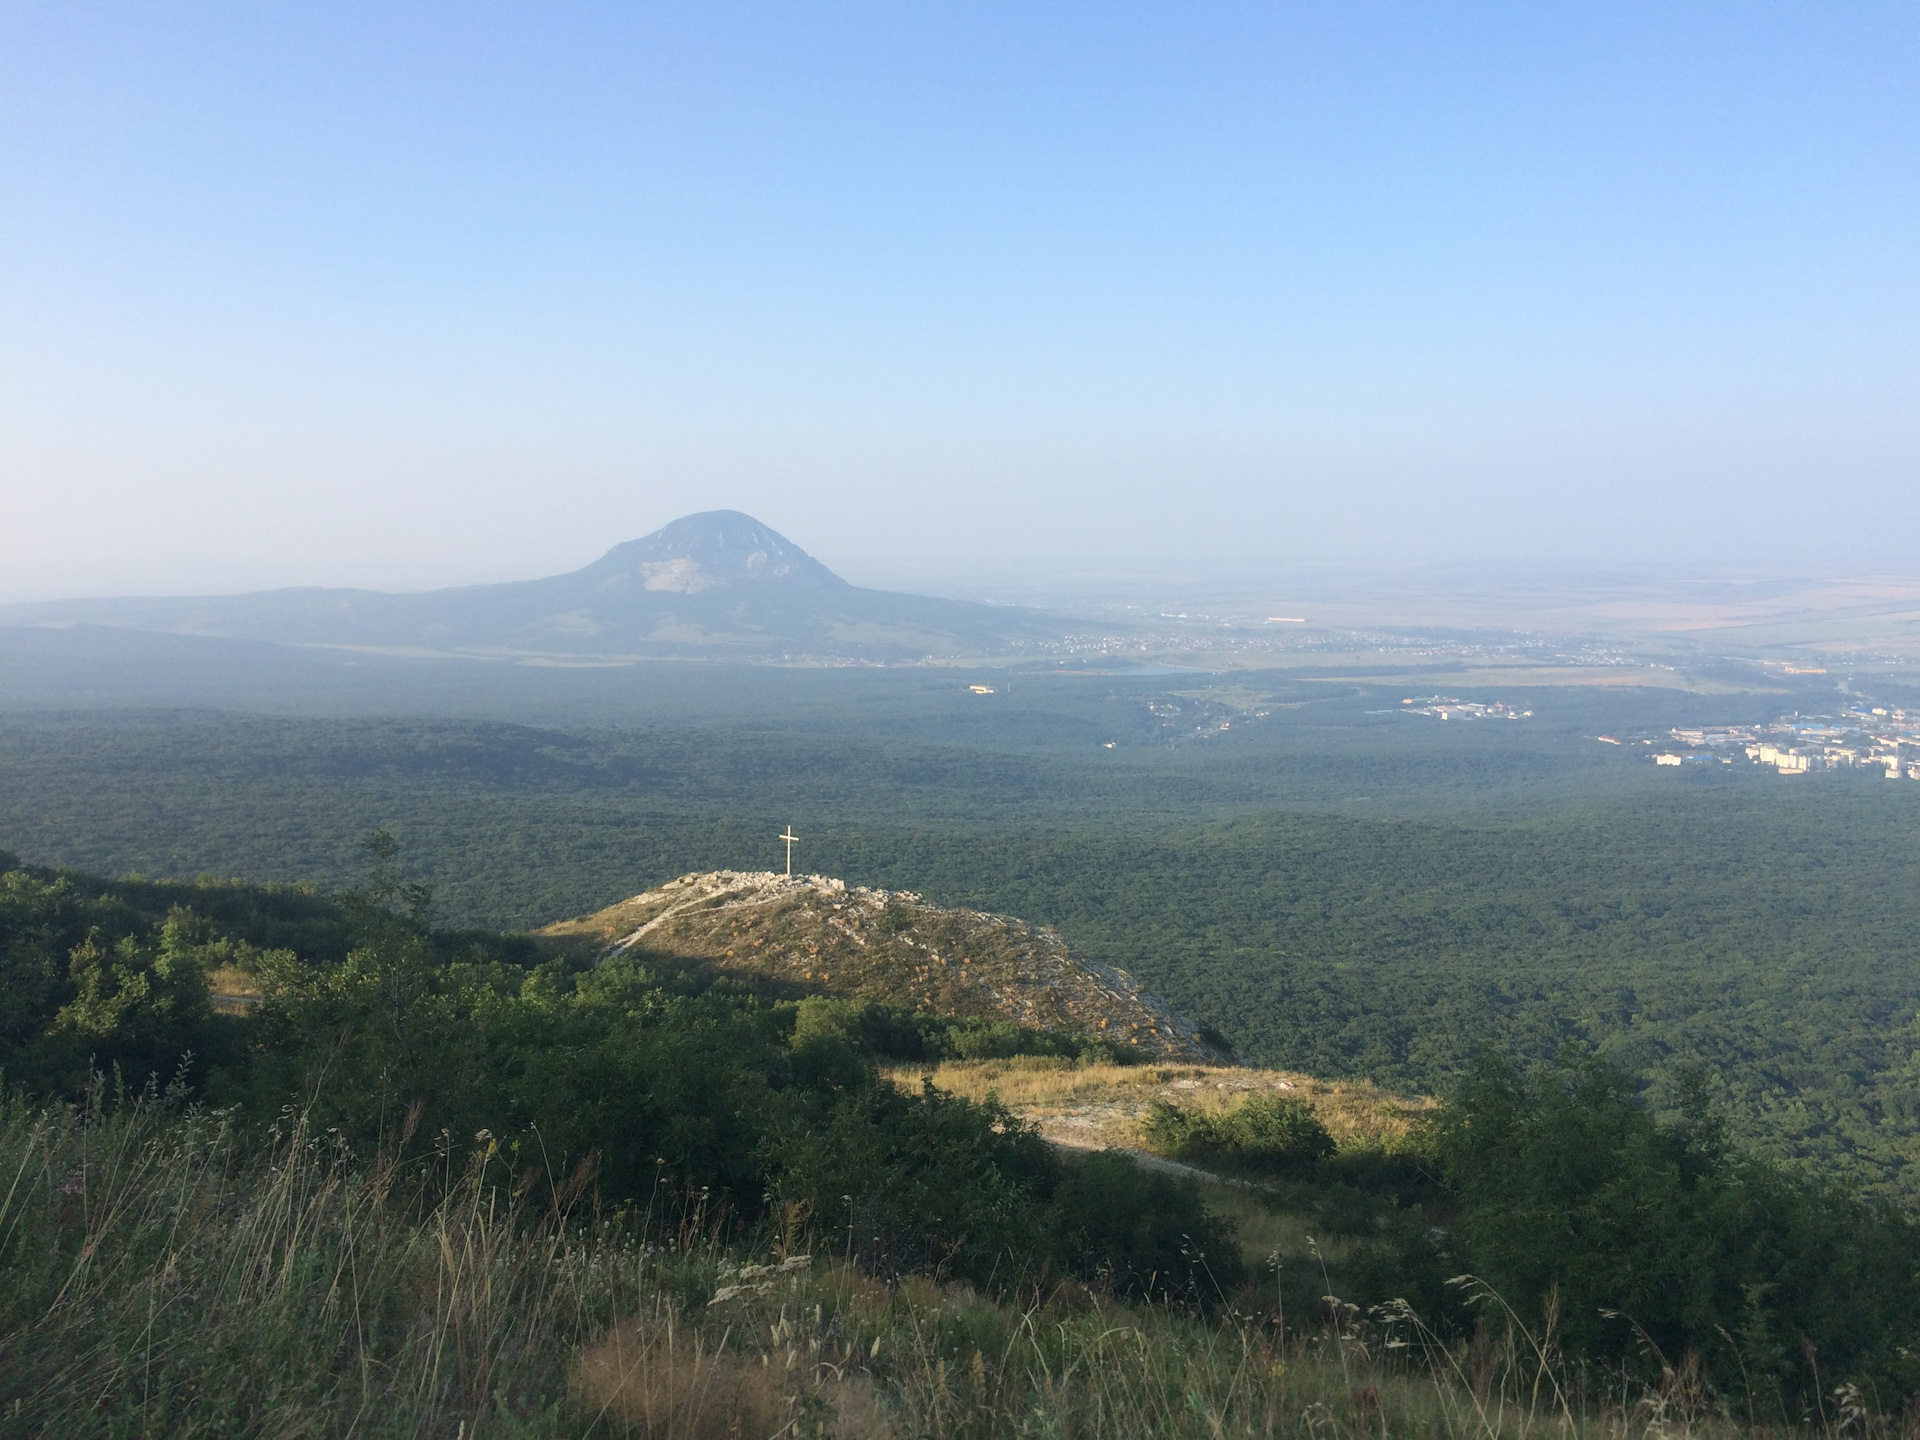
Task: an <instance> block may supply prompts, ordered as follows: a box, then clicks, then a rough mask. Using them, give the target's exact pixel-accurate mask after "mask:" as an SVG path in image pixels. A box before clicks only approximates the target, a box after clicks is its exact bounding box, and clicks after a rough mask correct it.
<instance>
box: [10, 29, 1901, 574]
mask: <svg viewBox="0 0 1920 1440" xmlns="http://www.w3.org/2000/svg"><path fill="white" fill-rule="evenodd" d="M1917 241H1920V8H1916V7H1914V6H1913V5H1911V4H1907V3H1901V4H1888V5H1884V6H1872V5H1848V4H1833V5H1818V6H1816V5H1810V4H1792V5H1787V4H1771V5H1770V4H1752V3H1749V4H1740V5H1733V4H1727V5H1693V4H1684V3H1658V4H1634V3H1608V4H1581V3H1567V4H1554V5H1540V4H1537V3H1529V4H1513V5H1505V4H1500V3H1474V4H1453V5H1449V4H1419V5H1414V4H1404V5H1386V4H1373V3H1352V4H1318V5H1287V4H1279V3H1274V4H1262V5H1244V6H1238V5H1218V4H1208V3H1181V4H1173V3H1162V4H1143V3H1129V0H1102V3H1097V4H1094V3H1089V4H1074V3H1065V0H1063V3H1045V4H1034V3H1032V0H1023V3H1007V4H996V3H984V0H983V3H973V4H966V5H960V4H943V3H911V4H909V3H896V4H892V5H860V4H834V3H810V4H804V5H799V4H780V3H768V0H761V3H754V4H750V5H730V4H727V3H724V0H703V3H700V4H688V5H648V4H638V3H634V4H620V5H610V4H596V3H586V0H582V3H574V4H565V3H549V4H541V5H532V4H529V5H524V6H515V5H499V4H489V3H461V4H458V5H454V4H433V3H418V4H410V5H406V6H393V5H386V4H381V5H373V4H367V5H359V4H354V3H347V0H329V3H326V4H311V5H303V4H297V3H288V4H274V5H257V4H248V5H239V4H235V5H230V6H229V5H217V4H169V3H139V4H131V3H129V4H95V3H76V0H61V3H35V0H15V3H10V4H8V5H7V6H5V7H3V8H0V598H8V599H26V598H52V597H58V596H69V595H82V594H134V593H193V592H220V591H230V590H240V589H251V588H262V587H266V586H274V585H287V584H352V585H373V586H379V587H383V588H395V589H412V588H422V587H426V586H433V585H444V584H460V583H474V582H482V581H490V580H501V579H513V578H521V577H529V576H535V575H541V574H549V573H554V572H557V571H562V570H568V569H573V568H576V567H577V566H579V565H581V564H584V563H586V562H588V561H589V560H591V559H593V558H594V557H595V556H597V555H598V554H600V553H601V552H602V551H604V550H605V549H606V548H608V547H609V546H611V545H612V544H614V543H616V542H618V541H621V540H625V539H629V538H632V537H634V536H637V535H641V534H644V533H647V532H648V531H651V530H653V529H655V528H657V527H658V526H659V525H661V524H663V523H665V522H666V521H668V520H671V519H673V518H674V517H676V516H678V515H681V514H685V513H688V512H691V511H696V510H705V509H715V508H722V507H725V508H735V509H741V510H745V511H748V512H750V513H752V514H753V515H755V516H757V517H758V518H760V519H762V520H764V521H766V522H767V523H768V524H771V525H773V526H774V527H775V528H776V529H779V530H780V531H782V532H783V533H785V534H786V535H788V536H789V537H790V538H791V539H793V540H794V541H796V542H797V543H799V544H800V545H802V546H804V547H805V548H806V549H808V550H810V551H812V552H813V553H815V554H817V555H819V556H820V557H821V558H822V559H824V560H826V561H827V562H828V563H829V564H832V565H835V566H836V568H839V569H841V570H842V572H843V573H846V574H847V575H849V577H850V578H853V579H856V580H859V579H861V578H862V577H863V574H865V573H867V571H869V570H870V571H871V572H872V573H876V574H877V573H881V572H885V573H886V574H887V575H888V577H889V578H890V579H893V580H898V579H900V578H901V577H902V576H905V575H910V574H911V573H912V572H913V571H914V569H915V567H925V568H926V569H927V570H928V571H929V572H931V571H934V570H940V571H946V572H951V571H953V570H955V569H956V568H959V569H964V568H965V567H967V566H968V565H970V564H976V563H977V564H980V565H983V566H984V565H987V564H989V563H991V564H992V565H994V566H998V567H1002V568H1004V567H1009V566H1011V567H1016V568H1018V567H1023V566H1024V567H1029V568H1031V569H1032V570H1034V571H1036V572H1042V571H1045V570H1047V569H1048V568H1049V567H1060V566H1075V565H1082V566H1084V565H1090V564H1093V565H1098V564H1114V565H1126V564H1134V565H1150V564H1157V563H1162V562H1167V561H1171V560H1176V559H1177V560H1179V561H1181V562H1182V563H1200V564H1203V565H1205V564H1215V565H1219V566H1221V567H1231V568H1236V569H1242V570H1246V569H1259V568H1262V567H1271V568H1273V569H1275V570H1285V569H1286V568H1288V567H1293V566H1300V565H1324V564H1361V565H1423V564H1434V563H1449V564H1459V563H1463V562H1465V563H1471V564H1486V565H1501V564H1520V563H1527V564H1534V565H1539V564H1547V565H1553V564H1561V563H1570V564H1582V565H1593V564H1632V565H1654V566H1665V567H1669V568H1672V569H1674V570H1676V571H1678V570H1684V569H1686V568H1688V567H1696V568H1697V567H1716V566H1749V567H1751V566H1760V567H1765V566H1775V567H1783V568H1789V569H1791V568H1822V569H1850V568H1851V569H1863V568H1872V569H1880V570H1899V569H1906V570H1909V571H1911V570H1920V384H1917V383H1916V382H1920V244H1917V243H1916V242H1917ZM863 567H865V569H863Z"/></svg>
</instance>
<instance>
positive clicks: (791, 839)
mask: <svg viewBox="0 0 1920 1440" xmlns="http://www.w3.org/2000/svg"><path fill="white" fill-rule="evenodd" d="M774 839H776V840H784V841H786V842H787V879H789V880H791V879H792V878H793V847H794V846H795V845H796V844H797V843H798V842H799V839H800V837H799V836H798V835H796V834H794V833H793V826H791V825H789V826H787V830H786V833H785V834H784V835H776V836H774Z"/></svg>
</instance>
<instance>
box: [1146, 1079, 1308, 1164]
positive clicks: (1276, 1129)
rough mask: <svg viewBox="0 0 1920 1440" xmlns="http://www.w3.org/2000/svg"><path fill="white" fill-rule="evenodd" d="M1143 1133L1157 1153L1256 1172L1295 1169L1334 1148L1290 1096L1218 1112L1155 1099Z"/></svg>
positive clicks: (1301, 1104) (1257, 1098) (1305, 1106)
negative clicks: (1184, 1107) (1188, 1107)
mask: <svg viewBox="0 0 1920 1440" xmlns="http://www.w3.org/2000/svg"><path fill="white" fill-rule="evenodd" d="M1146 1133H1147V1143H1148V1144H1149V1145H1150V1146H1151V1147H1152V1148H1153V1149H1155V1150H1157V1151H1159V1152H1160V1153H1161V1154H1162V1155H1170V1156H1173V1157H1175V1158H1176V1159H1181V1160H1191V1161H1195V1162H1197V1163H1202V1164H1207V1165H1212V1166H1216V1167H1220V1168H1224V1169H1229V1170H1237V1171H1244V1172H1249V1173H1255V1174H1268V1175H1285V1174H1298V1173H1299V1172H1301V1171H1303V1170H1307V1169H1311V1168H1312V1167H1313V1166H1314V1165H1315V1164H1317V1163H1318V1162H1319V1161H1321V1160H1324V1159H1326V1158H1327V1157H1328V1156H1330V1155H1332V1154H1333V1152H1334V1150H1335V1148H1336V1147H1335V1145H1334V1142H1333V1136H1332V1135H1330V1134H1328V1133H1327V1127H1326V1126H1325V1125H1323V1124H1321V1123H1320V1117H1319V1116H1317V1115H1315V1114H1314V1113H1313V1107H1312V1106H1311V1105H1309V1104H1307V1102H1306V1101H1305V1100H1302V1099H1300V1098H1299V1097H1298V1096H1295V1095H1256V1096H1254V1097H1253V1098H1252V1099H1250V1100H1248V1101H1247V1102H1246V1103H1245V1104H1244V1105H1241V1106H1239V1107H1238V1108H1237V1109H1233V1110H1229V1111H1227V1112H1225V1113H1224V1114H1217V1115H1214V1114H1207V1113H1205V1112H1202V1111H1199V1110H1187V1109H1182V1108H1181V1107H1179V1106H1177V1105H1169V1104H1167V1103H1166V1102H1165V1101H1163V1100H1156V1101H1154V1102H1153V1105H1152V1107H1151V1108H1150V1109H1149V1111H1148V1114H1147V1120H1146Z"/></svg>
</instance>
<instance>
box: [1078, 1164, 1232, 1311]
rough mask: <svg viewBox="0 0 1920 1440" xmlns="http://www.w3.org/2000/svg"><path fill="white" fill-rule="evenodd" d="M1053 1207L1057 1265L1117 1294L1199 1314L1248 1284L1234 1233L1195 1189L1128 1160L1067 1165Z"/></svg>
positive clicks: (1197, 1189)
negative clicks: (1173, 1303) (1184, 1306)
mask: <svg viewBox="0 0 1920 1440" xmlns="http://www.w3.org/2000/svg"><path fill="white" fill-rule="evenodd" d="M1054 1202H1055V1203H1054V1210H1055V1215H1056V1217H1057V1220H1056V1224H1057V1227H1058V1229H1057V1236H1058V1238H1057V1240H1056V1251H1057V1254H1058V1256H1059V1258H1060V1260H1061V1262H1062V1263H1063V1264H1064V1265H1065V1266H1066V1268H1067V1269H1069V1270H1070V1271H1072V1272H1073V1273H1074V1274H1076V1275H1078V1276H1080V1277H1081V1278H1082V1279H1086V1280H1094V1281H1098V1282H1101V1283H1102V1284H1104V1285H1105V1286H1106V1287H1107V1288H1108V1289H1111V1290H1113V1291H1114V1292H1116V1293H1118V1294H1121V1295H1130V1296H1137V1297H1141V1298H1146V1299H1177V1300H1180V1301H1182V1302H1185V1303H1188V1304H1192V1305H1196V1306H1199V1307H1202V1308H1205V1307H1209V1306H1212V1305H1214V1304H1215V1303H1216V1302H1219V1301H1222V1300H1224V1299H1225V1298H1226V1296H1227V1295H1228V1294H1229V1293H1230V1292H1231V1291H1232V1290H1233V1289H1234V1288H1235V1287H1236V1286H1238V1285H1239V1284H1241V1283H1242V1282H1243V1281H1244V1280H1245V1279H1246V1278H1247V1263H1246V1260H1245V1259H1244V1258H1243V1257H1242V1256H1241V1253H1240V1247H1239V1245H1238V1243H1237V1242H1236V1240H1235V1237H1234V1232H1233V1226H1232V1225H1231V1224H1230V1223H1229V1222H1228V1221H1226V1220H1225V1219H1223V1218H1221V1217H1220V1216H1218V1215H1215V1214H1214V1213H1213V1212H1211V1211H1210V1210H1208V1209H1207V1208H1206V1206H1205V1205H1204V1204H1203V1203H1202V1202H1201V1199H1200V1190H1199V1187H1198V1186H1197V1185H1195V1184H1194V1183H1193V1181H1191V1180H1188V1179H1185V1178H1183V1177H1180V1176H1175V1175H1167V1174H1163V1173H1160V1172H1157V1171H1153V1170H1147V1169H1143V1168H1142V1167H1141V1165H1140V1163H1139V1162H1138V1161H1136V1160H1135V1159H1134V1158H1133V1157H1132V1156H1130V1155H1126V1154H1122V1153H1120V1152H1118V1151H1112V1150H1108V1151H1102V1152H1101V1153H1099V1154H1096V1155H1088V1156H1085V1157H1083V1158H1078V1159H1075V1160H1072V1161H1069V1162H1068V1163H1067V1164H1066V1166H1065V1168H1064V1170H1063V1172H1062V1174H1061V1177H1060V1184H1059V1187H1058V1189H1057V1190H1056V1191H1055V1195H1054Z"/></svg>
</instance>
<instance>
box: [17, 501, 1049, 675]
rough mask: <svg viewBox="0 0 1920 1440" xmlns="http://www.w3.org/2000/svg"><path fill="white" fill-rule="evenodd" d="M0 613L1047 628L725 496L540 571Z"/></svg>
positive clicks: (268, 628) (282, 637) (108, 620)
mask: <svg viewBox="0 0 1920 1440" xmlns="http://www.w3.org/2000/svg"><path fill="white" fill-rule="evenodd" d="M0 624H12V625H82V624H90V625H108V626H116V627H121V628H125V629H133V630H150V631H159V632H164V633H171V634H191V635H203V636H214V637H221V638H228V639H237V640H252V641H269V642H276V643H281V644H293V645H312V646H342V647H350V648H357V649H368V650H376V651H392V652H397V653H406V654H458V655H474V656H494V657H498V658H504V659H515V658H519V659H541V658H552V659H565V658H570V657H578V658H583V659H584V658H588V657H592V658H596V659H638V658H643V657H648V656H682V657H689V656H698V657H704V658H714V659H722V658H739V659H757V660H769V659H771V660H779V659H791V660H802V659H875V660H890V659H917V658H921V657H924V656H929V655H954V654H979V653H982V652H986V651H991V650H994V649H997V648H999V647H1000V646H1002V645H1004V644H1006V643H1008V642H1009V641H1010V640H1013V639H1016V638H1019V637H1022V636H1037V635H1044V634H1050V633H1052V632H1053V631H1054V630H1055V629H1056V628H1057V627H1056V626H1054V625H1053V624H1051V623H1050V622H1049V621H1048V620H1047V619H1046V618H1045V617H1043V616H1041V615H1039V614H1037V613H1036V612H1033V611H1029V610H1021V609H1017V608H1012V607H1002V606H992V605H974V604H969V603H966V602H964V601H957V600H937V599H932V598H930V597H927V596H923V595H904V594H899V593H896V592H892V591H884V590H863V589H861V588H859V587H858V586H855V585H850V584H848V583H847V582H846V581H845V580H843V579H841V578H840V577H839V576H838V575H836V574H834V573H833V571H831V570H829V569H828V568H827V567H826V566H825V565H823V564H821V563H820V562H819V561H818V560H816V559H814V557H813V556H811V555H809V554H808V553H807V552H806V551H804V550H802V549H801V548H800V547H799V546H798V545H796V544H794V543H793V542H792V541H791V540H789V539H787V538H786V537H785V536H784V535H781V534H780V533H779V532H778V531H776V530H774V529H772V528H771V527H769V526H767V525H764V524H762V523H761V522H760V521H758V520H756V519H754V518H753V517H752V516H751V515H743V514H741V513H740V512H739V511H737V510H709V511H706V512H704V513H701V514H698V515H688V516H685V517H683V518H682V519H679V520H675V521H674V522H673V523H671V524H669V525H666V526H663V527H662V528H661V529H659V530H656V531H655V532H654V533H653V534H651V535H647V536H643V537H642V538H640V539H638V540H629V541H626V542H625V543H623V544H620V545H616V546H614V547H613V548H612V549H611V550H609V551H608V552H607V553H606V554H605V555H603V556H601V557H600V558H599V559H598V560H596V561H594V562H593V563H592V564H590V565H587V566H585V567H583V568H581V569H579V570H575V571H572V572H570V573H568V574H565V575H555V576H552V577H549V578H547V579H544V580H523V581H516V582H513V583H510V584H504V585H474V586H466V587H462V588H458V589H449V590H430V591H426V592H424V593H420V594H391V593H387V592H384V591H377V590H333V589H292V590H270V591H262V592H257V593H254V594H249V595H225V596H212V597H205V598H198V599H151V600H146V599H130V600H120V599H108V600H72V601H57V602H52V603H46V604H31V605H11V606H4V607H0Z"/></svg>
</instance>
